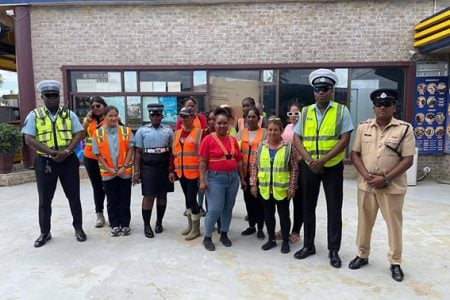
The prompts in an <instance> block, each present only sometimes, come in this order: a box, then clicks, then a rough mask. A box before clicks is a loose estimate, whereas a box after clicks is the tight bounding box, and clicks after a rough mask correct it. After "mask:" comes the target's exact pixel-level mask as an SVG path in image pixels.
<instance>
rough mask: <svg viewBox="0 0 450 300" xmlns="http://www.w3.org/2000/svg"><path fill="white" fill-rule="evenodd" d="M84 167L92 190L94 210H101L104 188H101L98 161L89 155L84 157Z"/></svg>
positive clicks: (99, 211)
mask: <svg viewBox="0 0 450 300" xmlns="http://www.w3.org/2000/svg"><path fill="white" fill-rule="evenodd" d="M83 161H84V167H85V168H86V172H87V174H88V176H89V180H90V181H91V185H92V189H93V190H94V203H95V212H96V213H101V212H103V203H104V202H105V190H104V189H103V181H102V175H100V168H99V166H98V161H97V160H96V159H92V158H89V157H84V159H83Z"/></svg>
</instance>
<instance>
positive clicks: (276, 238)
mask: <svg viewBox="0 0 450 300" xmlns="http://www.w3.org/2000/svg"><path fill="white" fill-rule="evenodd" d="M282 239H283V235H282V234H281V230H280V231H277V232H275V240H279V241H281V240H282Z"/></svg>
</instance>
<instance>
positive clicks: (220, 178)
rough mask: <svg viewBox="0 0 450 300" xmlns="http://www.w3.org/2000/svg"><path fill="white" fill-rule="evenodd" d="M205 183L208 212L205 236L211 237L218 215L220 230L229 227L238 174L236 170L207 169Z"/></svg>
mask: <svg viewBox="0 0 450 300" xmlns="http://www.w3.org/2000/svg"><path fill="white" fill-rule="evenodd" d="M206 184H207V188H206V198H207V199H208V212H207V214H206V217H205V237H211V236H212V232H213V229H214V224H215V223H216V222H217V220H218V219H219V217H220V219H221V222H222V232H228V230H229V228H230V223H231V215H232V212H233V207H234V203H235V202H236V194H237V192H238V189H239V175H238V173H237V171H233V172H216V171H208V173H207V174H206Z"/></svg>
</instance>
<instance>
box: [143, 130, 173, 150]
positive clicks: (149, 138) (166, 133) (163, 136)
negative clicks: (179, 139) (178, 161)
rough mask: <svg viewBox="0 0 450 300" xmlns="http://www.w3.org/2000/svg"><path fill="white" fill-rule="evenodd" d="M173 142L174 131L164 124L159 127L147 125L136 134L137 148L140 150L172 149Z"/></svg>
mask: <svg viewBox="0 0 450 300" xmlns="http://www.w3.org/2000/svg"><path fill="white" fill-rule="evenodd" d="M172 142H173V130H172V128H170V127H169V126H167V125H164V124H161V125H159V127H154V126H153V125H152V124H147V125H144V126H142V127H141V128H139V129H138V131H137V132H136V147H138V148H143V149H147V148H164V147H169V148H172Z"/></svg>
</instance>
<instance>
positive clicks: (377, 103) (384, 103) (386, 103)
mask: <svg viewBox="0 0 450 300" xmlns="http://www.w3.org/2000/svg"><path fill="white" fill-rule="evenodd" d="M393 105H394V103H392V102H387V101H383V102H375V103H374V104H373V106H375V107H382V106H384V107H391V106H393Z"/></svg>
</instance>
